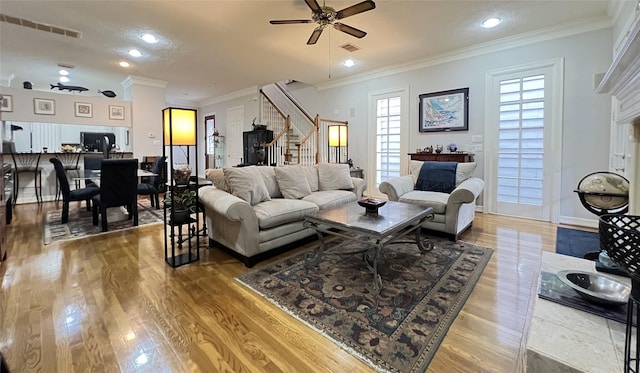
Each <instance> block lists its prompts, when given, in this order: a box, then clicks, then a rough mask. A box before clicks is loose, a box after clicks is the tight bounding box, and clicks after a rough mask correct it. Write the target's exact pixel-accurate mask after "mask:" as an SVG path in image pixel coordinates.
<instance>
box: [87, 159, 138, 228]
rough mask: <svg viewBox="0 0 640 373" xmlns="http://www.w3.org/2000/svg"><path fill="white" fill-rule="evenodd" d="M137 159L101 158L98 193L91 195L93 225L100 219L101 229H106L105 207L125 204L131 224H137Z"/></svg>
mask: <svg viewBox="0 0 640 373" xmlns="http://www.w3.org/2000/svg"><path fill="white" fill-rule="evenodd" d="M137 187H138V160H137V159H135V158H127V159H103V160H102V166H101V168H100V194H98V195H96V196H94V197H93V199H92V200H93V225H98V213H100V217H101V219H102V231H103V232H106V231H107V208H109V207H120V206H125V207H126V208H127V211H128V213H129V219H132V218H133V225H134V226H137V225H138V193H137Z"/></svg>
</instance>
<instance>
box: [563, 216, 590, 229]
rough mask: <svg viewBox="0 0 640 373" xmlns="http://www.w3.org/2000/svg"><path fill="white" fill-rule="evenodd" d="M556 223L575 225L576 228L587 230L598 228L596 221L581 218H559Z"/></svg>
mask: <svg viewBox="0 0 640 373" xmlns="http://www.w3.org/2000/svg"><path fill="white" fill-rule="evenodd" d="M558 223H560V224H568V225H577V226H582V227H589V228H595V229H597V228H598V219H582V218H575V217H572V216H560V219H559V221H558Z"/></svg>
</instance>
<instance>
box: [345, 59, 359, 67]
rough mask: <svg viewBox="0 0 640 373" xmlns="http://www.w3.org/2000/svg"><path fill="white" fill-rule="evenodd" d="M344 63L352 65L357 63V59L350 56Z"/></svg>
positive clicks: (348, 65)
mask: <svg viewBox="0 0 640 373" xmlns="http://www.w3.org/2000/svg"><path fill="white" fill-rule="evenodd" d="M342 64H343V65H345V66H346V67H351V66H353V65H355V64H356V61H354V60H352V59H351V58H349V59H347V60H345V61H344V62H343V63H342Z"/></svg>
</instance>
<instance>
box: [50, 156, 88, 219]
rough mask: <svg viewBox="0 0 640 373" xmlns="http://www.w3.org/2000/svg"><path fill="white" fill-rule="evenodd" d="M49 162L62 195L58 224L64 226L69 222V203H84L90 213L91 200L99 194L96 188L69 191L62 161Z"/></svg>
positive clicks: (53, 160) (53, 159) (52, 159)
mask: <svg viewBox="0 0 640 373" xmlns="http://www.w3.org/2000/svg"><path fill="white" fill-rule="evenodd" d="M49 162H51V163H53V168H54V169H55V171H56V180H57V181H58V185H59V186H60V192H61V194H62V219H61V220H60V222H61V223H62V224H65V223H66V222H67V221H68V220H69V202H72V201H86V202H87V211H91V198H92V197H93V196H95V195H97V194H98V193H100V189H99V188H97V187H88V188H76V189H74V190H71V188H69V180H68V179H67V172H66V170H65V169H64V165H63V164H62V161H60V159H58V158H51V159H49Z"/></svg>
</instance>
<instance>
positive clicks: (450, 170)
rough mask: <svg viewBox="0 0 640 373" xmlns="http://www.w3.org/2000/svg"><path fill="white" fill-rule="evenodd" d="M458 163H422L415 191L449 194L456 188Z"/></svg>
mask: <svg viewBox="0 0 640 373" xmlns="http://www.w3.org/2000/svg"><path fill="white" fill-rule="evenodd" d="M457 168H458V162H424V163H423V164H422V167H420V174H418V181H417V182H416V190H425V191H430V192H444V193H451V192H452V191H453V190H454V189H455V187H456V169H457Z"/></svg>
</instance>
